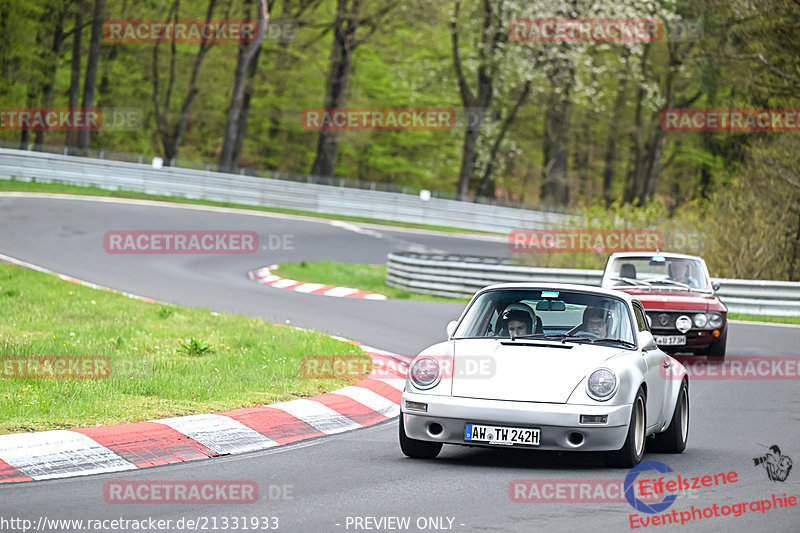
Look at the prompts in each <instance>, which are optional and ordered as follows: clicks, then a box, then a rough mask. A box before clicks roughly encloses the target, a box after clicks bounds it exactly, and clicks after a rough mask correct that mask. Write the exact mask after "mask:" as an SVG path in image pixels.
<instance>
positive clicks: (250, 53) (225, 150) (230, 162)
mask: <svg viewBox="0 0 800 533" xmlns="http://www.w3.org/2000/svg"><path fill="white" fill-rule="evenodd" d="M248 7H249V5H248ZM268 21H269V6H268V5H267V0H258V35H257V37H256V39H255V40H254V41H253V42H251V43H241V44H240V47H239V56H238V58H237V61H236V74H235V78H234V84H233V94H232V95H231V103H230V106H228V120H227V124H226V126H225V136H224V140H223V143H222V152H221V153H220V156H219V171H220V172H230V171H231V170H233V167H234V166H235V165H236V163H237V161H238V155H239V154H238V151H239V150H240V149H241V137H242V136H243V135H244V132H245V131H246V128H247V122H246V116H243V114H242V112H243V110H244V100H245V91H246V89H247V87H246V86H247V85H250V86H252V78H253V75H254V74H255V71H256V68H257V64H258V63H257V62H258V56H259V51H260V50H261V43H262V42H263V41H264V34H265V32H266V28H267V24H268ZM248 82H249V83H248ZM250 92H251V94H252V90H251V91H250ZM248 105H249V98H248ZM237 147H238V149H237Z"/></svg>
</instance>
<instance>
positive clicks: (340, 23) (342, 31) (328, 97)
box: [311, 0, 400, 176]
mask: <svg viewBox="0 0 800 533" xmlns="http://www.w3.org/2000/svg"><path fill="white" fill-rule="evenodd" d="M361 2H362V0H337V4H336V18H335V20H334V23H333V47H332V50H331V59H330V68H329V70H328V77H327V80H326V82H325V103H324V106H325V108H327V109H329V108H337V107H343V106H345V105H346V103H347V85H348V83H349V81H350V73H351V71H352V63H353V53H354V52H355V50H356V48H357V47H358V46H359V45H361V44H363V43H364V42H365V41H366V40H367V39H368V38H369V36H370V35H371V34H372V33H374V32H375V31H376V30H377V29H378V28H380V27H382V26H383V24H384V22H385V20H386V19H387V18H388V16H389V14H390V13H391V11H392V10H393V9H394V8H395V7H397V5H398V4H399V3H400V2H399V1H386V3H384V5H382V6H381V7H380V8H378V9H377V10H376V11H375V12H374V13H372V14H368V15H364V16H363V17H362V13H361ZM360 26H367V29H368V32H367V34H366V35H365V36H364V38H362V39H360V40H357V39H356V31H357V30H358V28H359V27H360ZM338 152H339V132H337V131H327V130H323V131H321V132H320V133H319V139H318V141H317V152H316V157H315V159H314V164H313V165H312V166H311V174H314V175H319V176H332V175H333V170H334V168H335V166H336V157H337V155H338Z"/></svg>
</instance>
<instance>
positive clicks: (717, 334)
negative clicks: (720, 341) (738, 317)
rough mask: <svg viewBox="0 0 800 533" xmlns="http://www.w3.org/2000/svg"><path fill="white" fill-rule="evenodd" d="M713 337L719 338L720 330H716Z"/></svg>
mask: <svg viewBox="0 0 800 533" xmlns="http://www.w3.org/2000/svg"><path fill="white" fill-rule="evenodd" d="M712 335H714V336H715V337H719V330H718V329H715V330H714V333H712Z"/></svg>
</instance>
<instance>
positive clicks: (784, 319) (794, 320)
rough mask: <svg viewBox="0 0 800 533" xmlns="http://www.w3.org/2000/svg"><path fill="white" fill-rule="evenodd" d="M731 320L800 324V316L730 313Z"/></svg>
mask: <svg viewBox="0 0 800 533" xmlns="http://www.w3.org/2000/svg"><path fill="white" fill-rule="evenodd" d="M728 318H729V319H730V320H746V321H747V322H775V323H777V324H800V316H763V315H746V314H744V313H728Z"/></svg>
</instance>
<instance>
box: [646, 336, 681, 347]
mask: <svg viewBox="0 0 800 533" xmlns="http://www.w3.org/2000/svg"><path fill="white" fill-rule="evenodd" d="M653 340H655V341H656V344H660V345H662V346H683V345H684V344H686V335H654V336H653Z"/></svg>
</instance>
